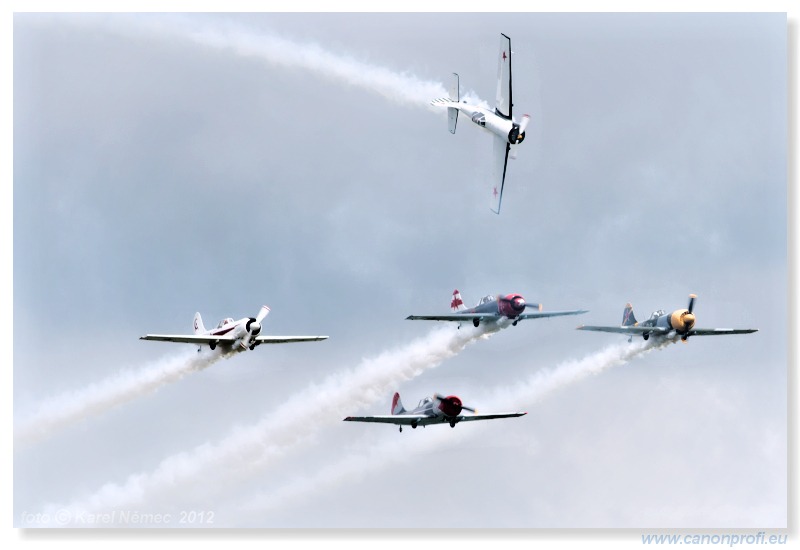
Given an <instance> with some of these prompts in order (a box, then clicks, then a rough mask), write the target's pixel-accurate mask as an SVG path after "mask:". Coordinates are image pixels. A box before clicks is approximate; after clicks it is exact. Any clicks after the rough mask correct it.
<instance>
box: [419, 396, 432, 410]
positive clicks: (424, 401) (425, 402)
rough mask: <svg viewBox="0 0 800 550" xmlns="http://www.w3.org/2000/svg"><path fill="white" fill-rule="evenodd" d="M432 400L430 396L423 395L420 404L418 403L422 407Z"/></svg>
mask: <svg viewBox="0 0 800 550" xmlns="http://www.w3.org/2000/svg"><path fill="white" fill-rule="evenodd" d="M432 401H433V399H431V398H430V397H423V398H422V399H420V400H419V405H417V407H418V408H422V407H424V406H425V405H427V404H428V403H430V402H432Z"/></svg>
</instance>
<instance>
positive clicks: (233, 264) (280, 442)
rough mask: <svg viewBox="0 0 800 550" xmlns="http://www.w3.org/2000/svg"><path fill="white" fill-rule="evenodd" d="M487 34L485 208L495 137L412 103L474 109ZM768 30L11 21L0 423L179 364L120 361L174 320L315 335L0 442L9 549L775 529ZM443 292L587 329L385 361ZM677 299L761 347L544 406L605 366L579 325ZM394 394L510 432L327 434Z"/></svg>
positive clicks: (615, 21) (711, 341)
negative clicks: (9, 466)
mask: <svg viewBox="0 0 800 550" xmlns="http://www.w3.org/2000/svg"><path fill="white" fill-rule="evenodd" d="M501 32H503V33H505V34H507V35H509V36H510V37H511V40H512V49H513V51H514V56H513V71H514V73H513V74H514V107H515V114H517V116H519V115H521V114H522V113H529V114H530V115H531V124H530V126H529V129H528V132H527V138H526V140H525V142H524V143H523V144H522V145H521V146H520V148H519V158H517V159H516V160H514V161H510V166H509V176H508V179H507V183H506V191H505V196H504V201H503V211H502V213H501V215H500V216H497V215H495V214H493V213H492V212H490V210H489V197H488V195H489V190H490V189H491V187H492V183H491V151H492V144H491V136H490V135H489V134H487V133H485V132H482V131H480V130H479V129H478V128H477V127H475V126H474V125H473V124H471V123H470V122H469V121H468V120H466V119H463V118H462V119H461V120H460V122H459V126H458V132H457V133H456V134H455V135H451V134H450V133H449V132H448V131H447V122H446V117H445V116H444V114H443V113H442V112H439V111H436V110H435V109H433V108H430V107H429V106H427V104H426V101H427V99H428V97H427V95H425V94H427V93H428V91H429V90H438V89H442V90H444V89H446V86H447V85H448V83H449V75H450V73H452V72H454V71H455V72H458V73H459V75H460V78H461V84H462V88H464V90H465V91H471V92H474V94H476V95H477V96H479V97H480V98H482V99H484V100H486V101H488V102H489V103H490V104H493V102H494V99H493V98H494V91H495V86H496V80H495V79H496V71H497V67H496V56H497V49H498V43H499V35H500V33H501ZM786 33H787V25H786V17H785V15H783V14H735V15H732V14H703V15H700V14H684V15H681V14H640V15H635V14H627V15H625V14H391V15H364V14H252V15H225V14H213V15H194V16H169V15H150V16H144V15H137V16H133V15H111V16H90V15H39V14H18V15H16V16H15V17H14V75H13V76H14V89H13V92H14V112H13V114H14V159H13V160H14V186H13V191H14V237H13V238H14V242H13V244H14V258H13V259H14V329H15V330H14V341H13V344H14V370H13V374H14V413H15V419H14V420H15V426H16V428H15V431H16V432H18V431H19V429H20V428H19V426H20V425H21V424H22V423H23V422H24V421H25V420H26V419H29V418H31V417H33V415H35V414H36V411H37V410H40V408H41V407H42V406H44V404H48V403H49V404H51V405H52V407H55V408H57V407H58V403H57V402H56V401H55V400H56V399H61V402H63V401H69V396H70V395H72V396H73V397H75V396H78V397H79V398H80V396H82V395H85V393H86V392H87V391H88V390H87V388H89V387H90V386H91V385H92V384H99V383H103V382H104V381H105V382H106V383H108V384H110V385H113V384H114V383H116V382H115V380H119V379H120V378H119V377H120V376H121V375H120V373H121V372H124V373H127V374H126V376H129V377H131V376H132V377H134V378H135V376H136V373H150V372H155V371H157V370H158V369H160V368H162V367H163V366H164V365H166V364H167V363H170V362H171V363H170V364H174V363H175V362H178V363H179V362H181V361H183V362H186V361H191V360H194V357H192V356H193V354H194V353H195V352H194V348H192V346H181V345H177V344H164V343H157V342H143V341H140V340H138V337H139V336H141V335H143V334H145V333H182V332H186V333H188V332H190V331H191V324H192V317H193V315H194V312H195V311H200V312H201V313H202V315H203V319H204V321H205V323H206V326H213V325H215V324H216V322H217V321H218V320H219V319H220V318H222V317H229V316H230V317H234V318H240V317H244V316H250V315H255V314H256V313H257V312H258V310H259V308H260V307H261V305H262V304H267V305H269V306H270V307H271V308H272V311H271V313H270V315H269V317H268V318H267V320H266V322H265V330H266V331H267V333H269V334H326V335H330V339H329V340H328V341H325V342H320V343H309V344H296V345H291V346H288V345H287V346H262V347H259V348H258V349H257V350H255V351H253V352H250V353H244V354H239V355H237V356H235V357H233V358H230V359H227V360H222V361H219V362H216V363H214V364H213V365H211V366H209V367H208V368H205V369H202V370H199V371H198V372H191V373H189V374H186V375H185V376H183V377H182V378H180V379H179V380H176V381H172V382H169V383H164V384H161V385H160V386H159V387H158V389H157V390H156V391H152V392H149V391H148V392H145V391H142V392H141V395H139V394H137V395H136V396H135V398H130V399H127V400H126V401H125V402H122V401H121V402H120V403H119V405H118V406H114V407H106V408H104V409H102V410H100V411H97V412H96V413H92V414H86V415H84V416H82V417H81V418H80V419H79V420H78V421H76V422H72V423H69V424H65V425H63V426H58V427H57V428H54V429H52V430H51V431H50V432H48V433H47V434H46V435H45V436H44V437H41V438H40V439H38V440H36V441H34V442H25V443H20V442H16V444H15V449H14V525H15V526H29V525H31V522H24V521H23V517H24V516H23V515H24V514H26V513H34V514H35V513H39V512H42V511H48V512H49V513H52V512H53V511H55V510H68V511H69V512H70V513H71V514H72V523H70V525H71V526H72V525H74V524H75V520H74V518H75V517H76V514H78V513H79V512H83V511H86V510H90V511H92V512H109V511H113V510H118V511H119V510H137V511H140V512H146V513H170V514H173V515H174V516H176V517H178V516H179V515H180V514H181V512H182V511H186V510H194V511H204V512H213V515H214V523H213V526H215V527H392V528H394V527H499V528H504V527H527V528H542V527H550V528H561V527H568V528H577V527H616V528H621V527H632V528H644V527H664V528H679V527H682V528H732V527H749V528H780V527H784V526H786V524H787V500H786V487H787V481H788V478H787V456H786V453H787V351H786V350H787V346H786V343H787V329H786V319H787V305H786V304H787V216H786V212H787V187H786V180H787V174H786V166H787V124H786V120H787V92H786V86H787V73H786V70H787V63H786V48H787V34H786ZM431 99H432V98H431ZM454 288H458V289H459V290H460V291H461V293H462V296H463V298H464V300H465V302H466V303H467V305H474V303H475V302H477V300H478V299H479V298H480V297H481V296H482V295H484V294H489V293H508V292H519V293H521V294H523V295H524V296H525V297H526V298H527V299H528V300H529V301H534V302H542V303H543V305H544V308H545V309H572V308H585V309H588V310H590V313H588V314H586V315H584V316H582V317H580V318H574V317H567V318H556V319H549V320H537V321H529V322H523V323H521V324H520V325H519V326H517V327H513V328H509V329H507V330H504V331H501V332H499V333H497V334H494V335H492V336H491V337H490V338H488V339H485V340H480V341H477V342H473V343H470V344H469V345H467V346H466V347H465V348H464V349H463V350H460V349H459V350H455V351H454V352H453V354H451V355H446V356H445V355H443V356H442V357H441V358H438V359H435V360H434V359H431V360H430V364H425V366H424V367H421V368H420V369H419V370H418V371H414V372H410V371H409V373H406V372H405V371H403V369H404V368H410V367H407V365H406V363H404V361H406V360H407V359H408V361H410V362H413V361H412V359H413V357H412V355H413V354H412V352H411V351H409V350H410V349H411V348H410V345H411V344H412V343H414V342H417V341H418V340H420V339H421V340H422V344H414V345H415V346H417V345H422V346H425V345H428V344H427V343H429V342H433V343H431V344H430V345H431V346H434V345H436V342H437V340H436V339H437V338H440V335H441V332H442V331H447V330H449V329H452V331H455V328H454V327H442V326H436V325H435V324H433V323H424V322H411V321H406V320H405V317H406V316H408V315H410V314H433V313H444V312H447V311H448V310H449V300H450V297H451V293H452V291H453V289H454ZM690 293H696V294H697V295H698V301H697V304H696V308H695V313H696V314H697V325H698V326H701V327H735V328H758V329H759V332H757V333H755V334H752V335H742V336H731V337H723V338H700V337H698V338H693V339H691V340H690V341H689V342H688V343H687V344H685V345H681V344H677V345H670V346H667V347H664V348H663V349H658V350H653V351H651V352H649V353H647V354H643V355H641V356H637V357H636V358H634V359H632V360H631V361H630V362H625V363H624V364H610V363H609V365H607V368H603V369H602V372H597V374H589V375H588V376H584V374H586V373H589V370H591V369H588V370H586V372H585V373H584V374H581V375H580V376H578V375H576V376H574V377H571V378H569V379H566V378H565V379H563V382H556V381H557V380H562V379H561V378H559V374H558V373H560V372H562V371H561V370H559V369H563V368H564V367H565V365H568V364H569V362H570V361H576V360H581V359H584V358H588V359H585V362H584V363H580V364H579V365H588V364H589V363H592V362H595V361H597V362H599V361H601V360H602V358H603V357H605V355H603V354H607V353H615V351H614V350H616V349H621V348H624V347H625V346H626V342H625V339H624V338H623V337H617V336H616V335H611V334H601V333H584V332H578V331H575V330H574V328H575V326H576V325H577V324H579V323H581V322H584V323H591V324H617V323H619V320H620V319H621V315H622V309H623V307H624V305H625V303H626V302H632V303H633V306H634V310H635V312H636V315H637V317H638V318H639V319H640V320H643V319H645V318H647V316H648V315H649V314H650V312H651V311H653V310H655V309H665V310H672V309H677V308H681V307H685V305H686V302H687V297H688V294H690ZM51 323H55V325H56V326H57V330H52V329H46V330H47V336H46V337H43V330H44V329H45V326H46V325H48V324H51ZM459 334H460V333H459ZM448 337H452V334H451V335H450V336H448ZM634 345H638V343H635V344H634ZM609 346H616V347H615V348H614V349H612V351H611V352H609V351H608V348H609ZM414 349H416V348H414ZM381 354H384V355H381ZM440 359H441V360H440ZM413 360H416V359H413ZM384 364H385V365H390V366H391V368H394V369H396V372H397V374H396V376H397V377H398V378H397V383H396V384H395V385H394V386H393V387H391V388H390V387H389V386H386V384H384V385H383V386H380V385H373V386H369V387H370V388H371V389H370V390H369V391H366V390H365V391H363V392H362V391H360V390H359V388H361V387H362V386H359V385H358V384H362V383H365V382H363V381H364V380H368V382H366V383H367V384H369V383H371V382H370V381H372V380H373V379H377V378H378V377H380V376H385V377H388V379H389V380H392V378H391V376H395V374H393V373H394V372H395V371H391V372H389V371H388V369H389V366H387V367H385V368H386V369H387V371H386V372H380V373H377V374H376V372H377V371H375V369H377V370H380V369H381V368H384ZM598 364H599V363H598ZM369 368H373V371H369ZM365 372H367V373H368V374H364V373H365ZM369 376H373V378H369ZM532 377H533V378H532ZM109 381H110V382H109ZM376 384H377V383H376ZM547 384H551V385H547ZM390 385H391V384H390ZM93 388H94V389H93V390H92V391H96V392H102V391H104V389H103V388H104V387H100V388H99V389H98V388H97V386H93ZM378 388H379V390H378ZM395 389H396V390H398V391H399V392H400V393H401V395H402V397H403V401H404V403H406V405H407V406H408V405H413V404H415V403H416V402H417V401H418V400H419V399H420V398H422V397H424V396H426V395H430V394H432V393H433V392H442V393H446V394H456V395H459V396H460V397H461V398H462V399H463V401H464V402H465V403H467V404H470V405H472V406H475V407H477V408H478V409H479V410H481V412H491V410H492V409H498V408H499V409H500V410H508V409H511V410H516V409H517V408H518V407H521V408H522V410H526V411H527V412H528V415H527V416H524V417H522V418H517V419H509V420H499V421H492V422H486V423H470V424H463V425H459V426H456V429H454V430H451V429H450V428H449V427H447V426H436V427H429V428H427V429H425V430H421V429H418V430H405V431H404V432H403V433H402V434H400V433H398V432H397V429H396V428H395V427H391V426H383V425H372V424H353V423H343V422H340V420H341V417H343V416H345V415H346V414H359V415H361V414H386V413H387V412H388V409H389V405H390V401H391V397H392V393H393V391H394V390H395ZM357 390H358V391H357ZM348 391H351V392H355V393H356V394H358V395H357V396H356V399H357V401H355V402H354V403H353V406H352V410H350V411H349V412H347V413H346V414H342V412H341V404H340V403H339V402H338V401H336V400H337V399H342V397H343V396H347V397H349V395H350V394H349V393H348ZM82 392H83V393H82ZM503 396H505V397H506V398H507V399H509V400H511V401H513V402H507V403H504V402H503V399H501V397H503ZM512 397H513V398H512ZM334 402H336V406H334V405H333V404H332V403H334ZM53 403H55V404H53ZM292 422H294V423H295V424H297V429H296V430H295V429H294V426H295V424H292ZM265 425H269V426H270V427H269V429H266V428H264V431H263V433H262V435H261V436H254V437H253V438H252V441H249V443H248V446H247V453H249V454H248V455H247V456H242V455H241V454H238V453H239V451H238V450H237V449H239V447H236V445H235V444H234V443H232V442H234V441H239V439H236V438H240V439H241V440H242V441H244V440H246V439H247V437H249V435H248V434H252V433H261V432H259V430H261V429H262V428H263V427H264V426H265ZM282 425H283V426H289V427H291V428H292V429H286V430H284V431H282V432H281V431H280V430H279V427H280V426H282ZM270 430H272V431H270ZM16 435H18V433H17V434H16ZM295 435H296V437H295ZM251 444H252V445H251ZM230 449H233V450H230ZM223 451H224V452H223ZM165 472H167V473H165ZM137 476H138V477H137ZM170 476H174V477H170ZM142 480H143V481H142ZM140 482H141V485H138V483H140ZM137 491H139V492H137ZM133 492H136V495H135V497H133V496H130V494H129V493H133ZM109 495H114V498H111V497H109ZM275 495H279V496H280V501H279V502H277V503H276V501H275V498H276V497H275ZM124 526H130V525H124ZM171 526H172V527H181V526H186V525H178V524H172V525H171ZM189 526H196V525H189Z"/></svg>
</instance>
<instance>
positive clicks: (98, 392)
mask: <svg viewBox="0 0 800 550" xmlns="http://www.w3.org/2000/svg"><path fill="white" fill-rule="evenodd" d="M221 357H223V355H221V354H220V353H218V352H217V353H214V352H210V351H207V350H204V351H203V352H202V353H197V352H196V351H192V352H190V353H183V354H181V355H178V356H175V357H171V358H168V359H164V360H162V361H159V362H158V363H155V364H153V365H150V366H147V367H145V368H143V369H140V370H131V371H122V372H120V373H119V374H117V375H116V376H113V377H110V378H107V379H105V380H103V381H101V382H97V383H95V384H91V385H90V386H88V387H86V388H83V389H81V390H76V391H72V392H67V393H64V394H61V395H59V396H56V397H51V398H50V399H47V400H45V401H44V402H43V403H42V404H41V405H39V407H38V409H37V410H36V412H35V413H33V414H32V415H31V416H30V417H29V418H26V419H25V420H23V421H21V422H20V424H19V425H18V426H15V428H14V442H15V443H23V444H25V443H32V442H35V441H38V440H40V439H42V438H44V437H45V436H47V435H49V434H51V433H52V432H53V431H55V430H58V429H61V428H64V427H66V426H68V425H70V424H74V423H75V422H78V421H80V420H83V419H85V418H87V417H89V416H93V415H97V414H100V413H103V412H105V411H107V410H109V409H111V408H113V407H117V406H119V405H122V404H123V403H127V402H129V401H132V400H134V399H136V398H139V397H142V396H144V395H147V394H149V393H152V392H154V391H156V390H157V389H158V388H160V387H161V386H164V385H165V384H169V383H171V382H175V381H176V380H178V379H180V378H181V377H183V376H184V375H186V374H188V373H190V372H194V371H198V370H202V369H204V368H206V367H208V366H209V365H211V364H213V363H214V362H216V361H217V360H219V359H220V358H221Z"/></svg>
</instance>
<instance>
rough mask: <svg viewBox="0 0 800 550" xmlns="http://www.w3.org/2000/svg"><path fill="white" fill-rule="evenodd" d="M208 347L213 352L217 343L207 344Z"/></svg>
mask: <svg viewBox="0 0 800 550" xmlns="http://www.w3.org/2000/svg"><path fill="white" fill-rule="evenodd" d="M208 347H210V348H211V351H214V350H215V349H216V347H217V343H216V342H209V343H208Z"/></svg>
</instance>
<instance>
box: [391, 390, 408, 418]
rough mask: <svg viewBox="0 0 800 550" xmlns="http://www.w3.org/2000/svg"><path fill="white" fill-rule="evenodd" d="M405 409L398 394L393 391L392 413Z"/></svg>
mask: <svg viewBox="0 0 800 550" xmlns="http://www.w3.org/2000/svg"><path fill="white" fill-rule="evenodd" d="M404 412H406V410H405V409H404V408H403V402H402V401H400V394H399V393H397V392H394V397H393V398H392V414H403V413H404Z"/></svg>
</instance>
